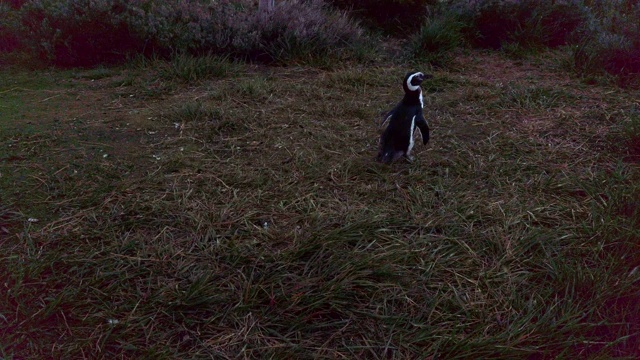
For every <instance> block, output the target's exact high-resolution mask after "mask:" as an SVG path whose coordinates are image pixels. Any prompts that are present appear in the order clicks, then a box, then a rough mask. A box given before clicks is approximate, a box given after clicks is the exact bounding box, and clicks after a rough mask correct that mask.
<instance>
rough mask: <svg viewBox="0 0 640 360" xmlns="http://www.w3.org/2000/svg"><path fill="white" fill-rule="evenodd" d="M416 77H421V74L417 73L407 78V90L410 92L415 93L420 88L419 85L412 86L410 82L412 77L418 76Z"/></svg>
mask: <svg viewBox="0 0 640 360" xmlns="http://www.w3.org/2000/svg"><path fill="white" fill-rule="evenodd" d="M418 75H423V74H422V73H421V72H417V73H415V74H412V75H411V76H409V78H407V88H408V89H409V90H411V91H416V90H418V89H419V88H420V86H419V85H412V84H411V80H413V77H414V76H418Z"/></svg>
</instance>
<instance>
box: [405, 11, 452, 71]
mask: <svg viewBox="0 0 640 360" xmlns="http://www.w3.org/2000/svg"><path fill="white" fill-rule="evenodd" d="M462 29H463V25H462V23H460V22H459V21H458V20H457V19H456V18H454V17H444V16H443V17H429V18H427V20H426V22H425V23H424V25H422V27H421V28H420V30H419V31H418V32H417V33H416V34H415V35H413V36H412V37H411V38H410V40H409V52H410V55H411V57H412V58H414V59H420V60H423V61H427V62H429V63H431V64H432V65H435V66H444V65H445V64H446V63H447V62H449V61H450V60H451V58H452V56H451V51H452V50H453V49H455V48H457V47H459V46H461V45H462V44H463V43H464V37H463V35H462Z"/></svg>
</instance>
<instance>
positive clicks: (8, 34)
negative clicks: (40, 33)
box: [0, 2, 21, 53]
mask: <svg viewBox="0 0 640 360" xmlns="http://www.w3.org/2000/svg"><path fill="white" fill-rule="evenodd" d="M0 14H4V15H3V16H2V17H0V53H2V52H10V51H14V50H16V49H18V48H19V47H20V44H21V42H20V34H19V26H18V19H17V12H16V11H15V10H14V9H13V8H11V7H10V6H9V4H7V3H4V2H0Z"/></svg>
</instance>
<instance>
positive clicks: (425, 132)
mask: <svg viewBox="0 0 640 360" xmlns="http://www.w3.org/2000/svg"><path fill="white" fill-rule="evenodd" d="M416 126H417V127H418V130H420V134H421V135H422V143H423V144H424V145H427V143H428V142H429V124H427V120H425V118H424V115H422V112H420V114H418V116H416Z"/></svg>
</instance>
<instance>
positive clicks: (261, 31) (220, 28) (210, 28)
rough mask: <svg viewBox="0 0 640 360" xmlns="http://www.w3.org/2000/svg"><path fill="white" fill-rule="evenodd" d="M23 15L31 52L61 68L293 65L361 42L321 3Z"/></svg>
mask: <svg viewBox="0 0 640 360" xmlns="http://www.w3.org/2000/svg"><path fill="white" fill-rule="evenodd" d="M20 13H21V19H22V24H23V26H24V29H25V32H26V35H27V39H28V42H29V44H30V46H31V48H32V49H33V50H35V51H36V53H38V54H39V55H40V56H41V57H43V58H46V59H49V60H50V61H52V62H53V63H54V64H56V65H61V66H92V65H96V64H99V63H105V62H106V63H110V62H118V61H122V60H124V59H126V58H128V57H129V56H131V55H132V54H134V53H140V52H142V53H145V54H147V55H149V54H151V53H155V54H159V55H161V56H169V55H170V54H175V53H191V54H194V55H202V54H214V55H224V56H231V57H236V58H239V57H242V58H248V59H251V60H261V61H267V62H271V61H291V60H292V59H299V58H314V57H324V56H326V55H327V54H333V53H337V54H341V53H342V50H345V49H348V48H350V47H355V46H357V45H358V44H359V43H361V42H362V37H363V33H362V30H361V29H360V28H359V27H358V26H357V24H355V23H353V22H352V21H351V20H350V19H349V18H348V17H347V16H346V15H345V14H344V13H341V12H339V11H336V10H334V9H331V8H329V7H327V6H326V5H325V3H324V2H323V1H321V0H311V1H304V2H303V1H296V0H292V1H282V2H278V5H277V7H276V9H275V10H274V11H273V12H271V13H268V14H260V13H258V9H257V6H256V4H255V3H253V2H252V1H250V0H218V1H215V2H208V1H198V0H191V1H190V0H170V1H159V0H158V1H156V0H135V1H125V0H30V1H28V2H27V3H25V4H24V6H23V7H22V10H21V12H20Z"/></svg>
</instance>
